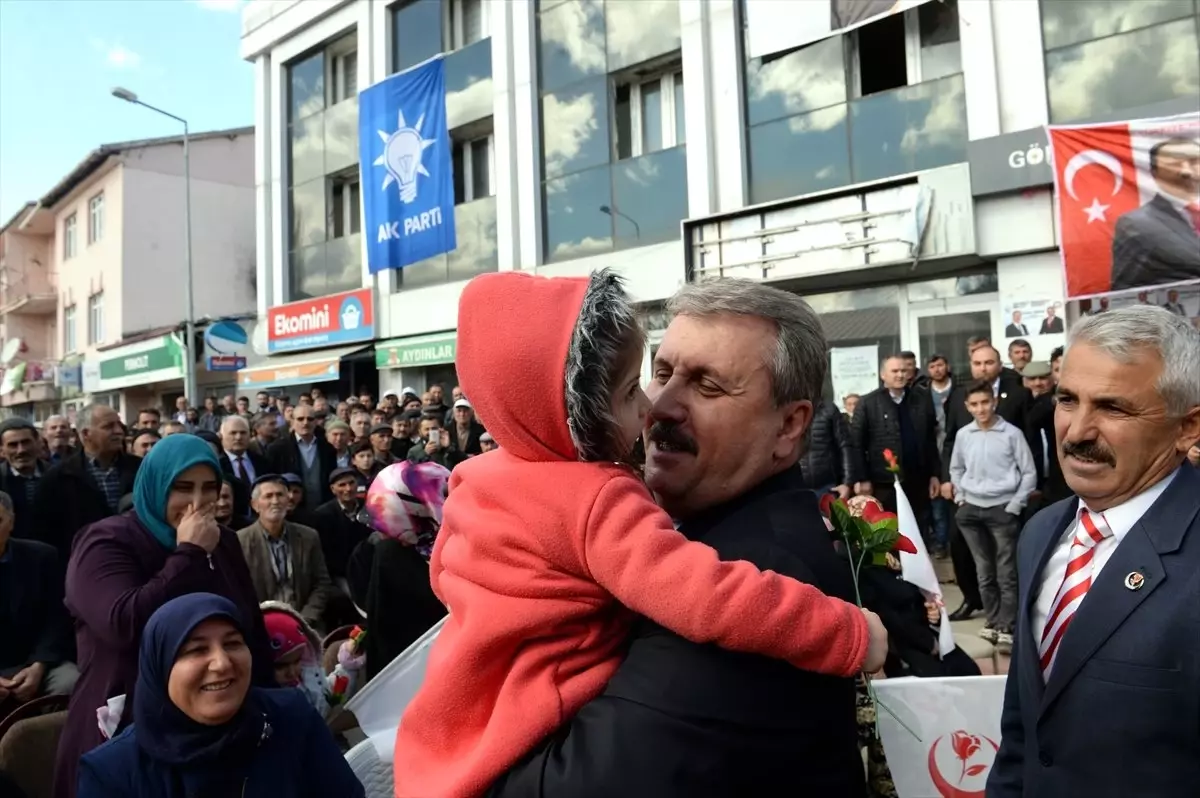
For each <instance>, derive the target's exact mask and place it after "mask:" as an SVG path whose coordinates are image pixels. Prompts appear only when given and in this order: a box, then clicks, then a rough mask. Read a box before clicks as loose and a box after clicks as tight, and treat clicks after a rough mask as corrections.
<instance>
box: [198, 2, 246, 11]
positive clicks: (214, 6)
mask: <svg viewBox="0 0 1200 798" xmlns="http://www.w3.org/2000/svg"><path fill="white" fill-rule="evenodd" d="M196 5H198V6H200V7H201V8H203V9H204V10H205V11H224V12H237V11H241V10H242V0H196Z"/></svg>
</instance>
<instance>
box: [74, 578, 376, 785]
mask: <svg viewBox="0 0 1200 798" xmlns="http://www.w3.org/2000/svg"><path fill="white" fill-rule="evenodd" d="M250 670H251V654H250V649H249V647H248V646H247V645H246V640H245V637H244V634H243V624H242V620H241V618H240V616H239V613H238V609H237V607H235V606H234V605H233V603H232V602H230V601H229V600H227V599H224V598H221V597H220V596H215V595H212V594H211V593H193V594H191V595H188V596H183V597H181V598H177V599H174V600H172V601H169V602H167V603H166V604H164V605H163V606H162V607H161V608H160V609H159V610H158V611H157V612H155V613H154V615H153V616H152V617H151V618H150V622H149V623H148V624H147V625H146V631H145V633H144V634H143V635H142V644H141V651H140V657H139V661H138V681H137V690H136V691H135V692H134V698H133V721H134V722H133V726H131V727H129V728H128V729H126V730H125V731H123V732H122V733H121V734H119V735H117V736H116V737H114V738H113V739H112V740H111V741H109V742H108V743H105V744H104V745H102V746H100V747H99V748H97V749H96V750H94V751H92V752H90V753H88V754H86V755H84V757H83V759H82V760H81V761H80V763H79V793H78V795H79V798H110V796H111V798H116V797H117V796H121V798H193V797H195V798H207V797H208V796H212V798H226V796H241V798H326V796H338V798H362V797H363V796H364V795H365V792H364V789H363V786H362V784H361V783H360V782H359V781H358V779H357V778H356V777H355V775H354V772H353V771H352V770H351V769H350V766H349V765H348V764H346V760H345V759H344V758H343V757H342V755H341V752H340V751H339V750H338V747H337V744H336V743H335V742H334V740H333V737H332V735H331V734H330V733H329V730H328V729H327V728H326V727H325V723H324V721H323V720H322V719H321V716H320V715H319V714H317V712H316V711H315V710H314V709H313V708H312V707H311V706H310V705H309V703H308V701H307V699H306V698H305V697H304V695H303V694H302V693H301V692H300V691H298V690H264V689H261V688H256V687H251V686H250Z"/></svg>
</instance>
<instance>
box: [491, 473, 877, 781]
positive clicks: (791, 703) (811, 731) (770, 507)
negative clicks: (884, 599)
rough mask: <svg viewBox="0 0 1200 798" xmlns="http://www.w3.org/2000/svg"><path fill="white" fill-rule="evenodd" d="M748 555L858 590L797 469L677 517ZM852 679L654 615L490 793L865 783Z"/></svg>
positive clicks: (719, 545) (826, 587)
mask: <svg viewBox="0 0 1200 798" xmlns="http://www.w3.org/2000/svg"><path fill="white" fill-rule="evenodd" d="M680 531H681V532H683V533H684V534H685V535H687V536H688V537H689V538H692V539H693V540H698V541H701V542H703V543H705V544H707V545H709V546H712V547H713V548H714V549H716V551H717V554H718V555H719V556H720V557H721V559H722V560H727V561H728V560H747V561H749V562H752V563H754V564H755V565H757V566H758V567H759V568H762V569H764V570H766V569H771V570H773V571H775V572H777V573H780V574H785V575H787V576H790V577H792V578H794V579H798V580H800V581H801V582H807V583H809V584H813V585H816V586H817V587H819V588H821V589H822V590H823V591H825V592H826V593H828V594H829V595H832V596H837V597H838V598H841V599H844V600H846V601H851V602H852V601H854V585H853V583H852V580H851V576H850V568H849V566H848V565H847V563H846V562H845V561H844V560H842V559H841V558H839V557H838V555H837V554H836V553H835V552H834V549H833V546H832V544H831V542H830V539H829V532H828V531H827V530H826V528H825V524H824V522H823V521H822V520H821V516H820V512H819V510H818V509H817V500H816V496H815V495H814V494H813V493H812V492H811V491H808V490H805V489H804V488H803V484H802V482H801V479H800V474H799V469H795V468H792V469H788V470H787V471H785V472H783V473H781V474H778V475H776V476H774V477H771V478H770V479H768V480H766V481H765V482H763V483H762V484H761V485H759V486H758V487H756V488H754V489H753V490H751V491H749V492H748V493H746V494H744V495H743V496H741V497H739V498H737V499H735V500H733V501H731V502H729V503H728V504H726V505H724V506H721V507H716V508H712V509H710V510H707V511H705V512H704V513H703V514H702V515H701V517H698V518H695V519H692V520H690V521H687V522H685V523H683V524H682V525H681V526H680ZM856 735H857V731H856V724H855V690H854V680H853V679H840V678H836V677H832V676H822V675H818V674H815V673H810V672H806V671H801V670H798V669H796V668H794V667H792V666H791V665H788V664H787V663H785V662H781V661H777V660H771V659H767V658H765V657H760V656H755V655H752V654H744V653H738V652H732V651H726V650H724V649H721V648H718V647H716V646H714V645H707V644H699V643H691V642H689V641H687V640H684V639H683V638H682V637H679V636H678V635H676V634H674V633H672V632H670V631H668V630H666V629H664V628H663V627H661V626H658V625H657V624H654V623H652V622H650V621H647V620H641V621H639V622H638V623H637V625H636V626H635V629H634V634H633V638H632V641H631V643H630V647H629V654H628V656H626V658H625V661H624V662H623V663H622V664H621V665H620V667H619V668H618V669H617V672H616V674H615V675H614V676H613V678H612V680H611V681H609V683H608V686H607V687H606V688H605V690H604V692H603V693H602V694H601V695H600V696H599V697H597V698H596V699H594V700H592V701H591V702H590V703H588V704H586V705H585V706H584V707H583V709H582V710H581V711H580V712H579V713H578V714H577V715H576V716H575V717H574V718H573V719H572V720H571V721H570V722H569V723H568V724H567V725H566V726H565V727H563V728H562V729H560V730H559V731H558V733H556V734H555V735H554V736H552V737H551V739H550V740H549V741H548V742H547V743H546V744H545V745H543V746H541V747H540V748H538V749H536V750H535V751H534V752H533V753H532V754H531V755H530V756H529V757H527V758H526V759H525V760H524V761H523V762H521V763H519V764H517V765H516V766H514V768H512V770H510V772H509V773H508V774H507V775H506V776H504V777H502V779H501V781H500V782H498V783H497V784H496V785H495V786H494V787H493V789H492V791H491V792H490V793H488V796H489V798H509V797H510V796H512V797H513V798H515V797H516V796H520V798H612V797H613V796H619V798H643V797H644V798H731V797H733V796H737V797H739V798H740V797H741V796H746V798H750V796H753V798H774V796H796V795H805V796H809V795H811V796H831V797H832V796H837V798H857V797H858V796H862V795H863V794H864V791H865V784H864V773H863V763H862V757H861V755H860V754H859V750H858V742H857V737H856Z"/></svg>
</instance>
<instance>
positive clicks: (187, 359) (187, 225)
mask: <svg viewBox="0 0 1200 798" xmlns="http://www.w3.org/2000/svg"><path fill="white" fill-rule="evenodd" d="M112 96H114V97H116V98H117V99H118V100H124V101H125V102H127V103H133V104H134V105H140V106H142V107H143V108H148V109H150V110H151V111H154V112H155V113H158V114H162V115H163V116H165V117H167V118H169V119H174V120H175V121H176V122H179V123H181V124H182V125H183V215H184V220H183V247H184V252H185V255H186V259H185V263H186V276H185V282H184V284H183V286H184V291H183V294H184V301H185V302H186V303H187V315H186V316H184V326H185V339H184V343H183V357H184V372H183V395H184V396H186V397H187V400H188V402H189V403H192V402H195V401H196V398H197V397H196V353H195V352H194V351H193V349H194V348H195V346H196V318H195V316H196V311H195V307H194V305H193V302H192V162H191V157H190V155H189V153H188V123H187V120H186V119H184V118H183V117H181V116H175V114H172V113H168V112H166V111H164V110H163V109H161V108H155V107H154V106H153V105H150V104H149V103H144V102H142V101H141V100H139V99H138V96H137V95H136V94H134V93H133V92H131V91H130V90H129V89H126V88H122V87H121V86H116V87H114V88H113V90H112Z"/></svg>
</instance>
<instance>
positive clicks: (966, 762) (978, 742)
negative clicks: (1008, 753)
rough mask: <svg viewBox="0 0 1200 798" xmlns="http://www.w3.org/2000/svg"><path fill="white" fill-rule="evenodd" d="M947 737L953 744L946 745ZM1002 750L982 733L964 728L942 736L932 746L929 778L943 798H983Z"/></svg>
mask: <svg viewBox="0 0 1200 798" xmlns="http://www.w3.org/2000/svg"><path fill="white" fill-rule="evenodd" d="M947 737H949V742H950V744H949V745H943V744H942V743H943V741H945V740H946V738H947ZM985 743H986V744H987V745H988V746H990V750H989V749H988V748H986V747H985V745H984V744H985ZM999 751H1000V746H999V745H997V744H996V743H995V742H994V741H993V740H992V739H991V738H989V737H984V736H983V735H981V734H971V733H970V732H968V731H964V730H962V729H959V730H957V731H954V732H952V733H951V734H949V735H945V734H943V735H942V736H941V737H939V738H937V739H936V740H934V741H933V745H931V746H929V777H930V778H931V779H933V786H934V787H936V788H937V791H938V792H939V793H940V794H941V796H942V798H984V790H985V788H986V786H987V774H988V771H989V770H991V769H992V764H993V763H994V762H995V761H996V754H997V753H999ZM947 774H949V775H947Z"/></svg>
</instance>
